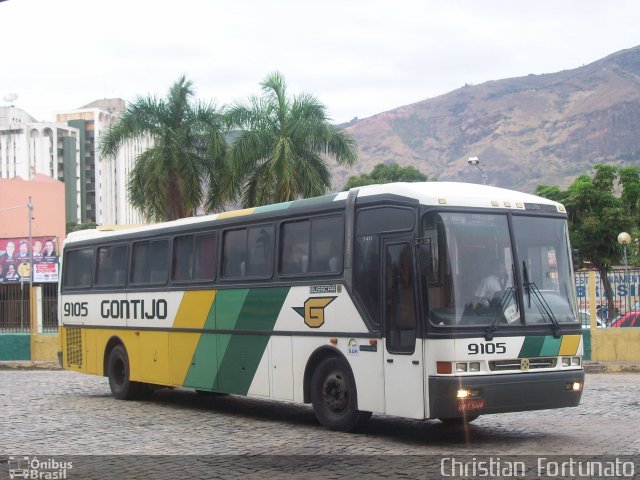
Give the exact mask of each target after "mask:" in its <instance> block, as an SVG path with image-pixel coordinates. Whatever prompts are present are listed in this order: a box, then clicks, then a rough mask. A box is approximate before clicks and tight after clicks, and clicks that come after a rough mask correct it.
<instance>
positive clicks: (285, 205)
mask: <svg viewBox="0 0 640 480" xmlns="http://www.w3.org/2000/svg"><path fill="white" fill-rule="evenodd" d="M292 203H293V202H282V203H275V204H273V205H263V206H262V207H256V209H255V210H254V211H253V213H254V214H255V213H265V212H275V211H277V210H286V209H287V208H289V207H290V206H291V204H292Z"/></svg>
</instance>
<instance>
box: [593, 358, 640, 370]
mask: <svg viewBox="0 0 640 480" xmlns="http://www.w3.org/2000/svg"><path fill="white" fill-rule="evenodd" d="M583 367H584V371H585V373H640V363H636V362H598V361H593V360H587V361H585V362H584V364H583Z"/></svg>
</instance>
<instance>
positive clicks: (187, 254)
mask: <svg viewBox="0 0 640 480" xmlns="http://www.w3.org/2000/svg"><path fill="white" fill-rule="evenodd" d="M192 263H193V235H183V236H181V237H176V238H174V239H173V258H172V265H171V280H174V281H178V282H180V281H186V280H191V278H192V275H193V265H192Z"/></svg>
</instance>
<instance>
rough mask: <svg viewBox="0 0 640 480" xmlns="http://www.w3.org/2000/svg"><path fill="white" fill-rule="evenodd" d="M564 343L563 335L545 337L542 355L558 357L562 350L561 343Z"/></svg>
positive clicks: (541, 350)
mask: <svg viewBox="0 0 640 480" xmlns="http://www.w3.org/2000/svg"><path fill="white" fill-rule="evenodd" d="M561 343H562V337H560V338H553V337H549V336H547V337H544V343H543V344H542V348H541V349H540V356H541V357H556V356H557V355H558V352H559V351H560V344H561Z"/></svg>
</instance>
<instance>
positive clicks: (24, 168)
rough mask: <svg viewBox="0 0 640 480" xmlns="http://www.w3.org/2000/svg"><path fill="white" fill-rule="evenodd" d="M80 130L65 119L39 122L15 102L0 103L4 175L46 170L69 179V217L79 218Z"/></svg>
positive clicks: (0, 170)
mask: <svg viewBox="0 0 640 480" xmlns="http://www.w3.org/2000/svg"><path fill="white" fill-rule="evenodd" d="M79 136H80V132H79V131H78V129H77V128H74V127H72V126H68V125H66V124H64V123H54V122H38V121H36V119H34V118H33V117H32V116H31V115H29V114H28V113H27V112H25V111H24V110H22V109H20V108H16V107H14V106H3V107H0V178H13V177H21V178H23V179H25V180H30V179H31V178H33V177H34V176H35V175H36V174H43V175H47V176H49V177H52V178H55V179H56V180H60V181H62V182H64V183H65V209H66V219H67V221H71V222H74V221H79V219H80V218H81V208H80V181H79V166H80V156H79V152H78V149H77V144H78V139H79Z"/></svg>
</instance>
